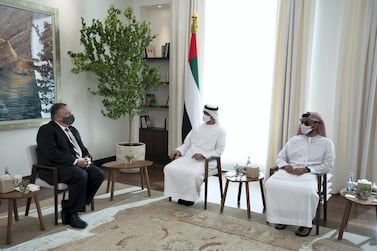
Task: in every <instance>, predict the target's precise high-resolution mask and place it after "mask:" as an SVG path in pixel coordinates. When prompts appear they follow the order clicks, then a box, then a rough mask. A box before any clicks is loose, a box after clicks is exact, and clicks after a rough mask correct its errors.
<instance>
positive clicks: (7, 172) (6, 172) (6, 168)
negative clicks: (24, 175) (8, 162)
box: [4, 166, 11, 176]
mask: <svg viewBox="0 0 377 251" xmlns="http://www.w3.org/2000/svg"><path fill="white" fill-rule="evenodd" d="M4 174H5V175H9V176H11V175H10V172H9V168H8V167H7V166H6V167H5V173H4Z"/></svg>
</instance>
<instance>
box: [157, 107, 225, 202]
mask: <svg viewBox="0 0 377 251" xmlns="http://www.w3.org/2000/svg"><path fill="white" fill-rule="evenodd" d="M218 109H219V108H218V107H217V106H210V105H205V106H204V110H203V121H204V123H202V124H201V125H199V126H198V127H196V128H193V129H192V130H191V131H190V133H189V134H188V135H187V136H186V138H185V140H184V143H183V145H181V146H179V147H178V148H177V149H176V150H175V151H173V152H172V153H171V155H170V158H171V159H173V160H174V161H172V162H171V163H169V164H168V165H166V166H165V168H164V193H165V196H167V197H171V198H173V199H178V203H179V204H184V205H187V206H190V205H193V204H194V202H195V201H196V200H197V199H198V196H199V193H200V186H201V184H202V183H203V179H204V160H205V159H206V158H210V157H219V156H221V154H222V153H223V152H224V149H225V131H224V129H223V128H222V127H221V126H220V124H219V118H218ZM211 162H212V161H210V163H209V174H210V175H211V170H212V171H213V170H215V167H216V162H215V161H213V162H212V163H211Z"/></svg>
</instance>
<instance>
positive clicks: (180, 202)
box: [178, 199, 195, 206]
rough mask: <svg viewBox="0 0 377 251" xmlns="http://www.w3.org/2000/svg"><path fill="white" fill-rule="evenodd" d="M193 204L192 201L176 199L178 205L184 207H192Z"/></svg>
mask: <svg viewBox="0 0 377 251" xmlns="http://www.w3.org/2000/svg"><path fill="white" fill-rule="evenodd" d="M194 203H195V202H194V201H188V200H182V199H178V204H182V205H185V206H192V205H194Z"/></svg>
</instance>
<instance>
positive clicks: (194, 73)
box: [182, 13, 201, 140]
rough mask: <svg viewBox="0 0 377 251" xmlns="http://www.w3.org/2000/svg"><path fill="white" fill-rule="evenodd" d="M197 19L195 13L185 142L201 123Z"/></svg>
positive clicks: (183, 133) (187, 90)
mask: <svg viewBox="0 0 377 251" xmlns="http://www.w3.org/2000/svg"><path fill="white" fill-rule="evenodd" d="M197 19H198V17H197V15H196V14H195V13H193V14H192V25H191V40H190V50H189V56H188V64H187V72H186V82H185V104H184V113H183V123H182V140H184V139H185V137H186V136H187V134H188V133H189V132H190V130H191V129H192V128H193V127H195V126H197V125H199V124H200V121H201V97H200V92H199V90H200V88H199V71H198V53H197V47H196V31H197V29H198V23H197Z"/></svg>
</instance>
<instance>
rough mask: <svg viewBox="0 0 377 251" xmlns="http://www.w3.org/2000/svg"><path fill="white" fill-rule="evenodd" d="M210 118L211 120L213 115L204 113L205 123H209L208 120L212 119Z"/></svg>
mask: <svg viewBox="0 0 377 251" xmlns="http://www.w3.org/2000/svg"><path fill="white" fill-rule="evenodd" d="M210 120H211V116H208V115H205V114H203V121H204V122H205V123H207V122H208V121H210Z"/></svg>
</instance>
